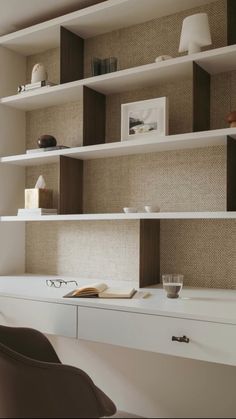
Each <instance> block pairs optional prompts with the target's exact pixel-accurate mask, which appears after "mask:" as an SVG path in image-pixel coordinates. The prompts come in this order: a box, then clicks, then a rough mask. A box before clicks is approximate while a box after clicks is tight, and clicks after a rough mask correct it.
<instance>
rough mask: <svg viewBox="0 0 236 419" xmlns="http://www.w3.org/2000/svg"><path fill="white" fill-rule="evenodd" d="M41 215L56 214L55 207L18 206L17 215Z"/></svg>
mask: <svg viewBox="0 0 236 419" xmlns="http://www.w3.org/2000/svg"><path fill="white" fill-rule="evenodd" d="M42 215H57V209H55V208H20V209H18V217H39V216H42Z"/></svg>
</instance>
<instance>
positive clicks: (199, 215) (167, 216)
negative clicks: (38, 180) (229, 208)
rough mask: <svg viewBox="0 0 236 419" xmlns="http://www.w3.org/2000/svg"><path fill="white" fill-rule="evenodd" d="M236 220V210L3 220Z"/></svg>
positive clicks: (81, 215) (7, 218)
mask: <svg viewBox="0 0 236 419" xmlns="http://www.w3.org/2000/svg"><path fill="white" fill-rule="evenodd" d="M206 219H208V220H216V219H218V220H232V219H233V220H236V212H160V213H150V214H148V213H133V214H123V213H118V214H75V215H43V216H40V217H39V216H37V217H36V216H31V217H17V216H15V217H14V216H9V217H8V216H3V217H0V221H1V222H16V221H17V222H30V221H34V222H36V221H38V222H39V221H129V220H206Z"/></svg>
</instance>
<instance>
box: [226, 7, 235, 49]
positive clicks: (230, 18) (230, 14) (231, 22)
mask: <svg viewBox="0 0 236 419" xmlns="http://www.w3.org/2000/svg"><path fill="white" fill-rule="evenodd" d="M227 43H228V45H234V44H236V1H235V0H227Z"/></svg>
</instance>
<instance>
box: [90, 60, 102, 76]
mask: <svg viewBox="0 0 236 419" xmlns="http://www.w3.org/2000/svg"><path fill="white" fill-rule="evenodd" d="M91 70H92V76H93V77H94V76H99V75H100V74H101V60H100V58H97V57H93V58H92V60H91Z"/></svg>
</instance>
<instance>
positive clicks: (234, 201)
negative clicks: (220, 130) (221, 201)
mask: <svg viewBox="0 0 236 419" xmlns="http://www.w3.org/2000/svg"><path fill="white" fill-rule="evenodd" d="M227 211H236V140H234V139H233V138H232V137H228V138H227Z"/></svg>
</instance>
